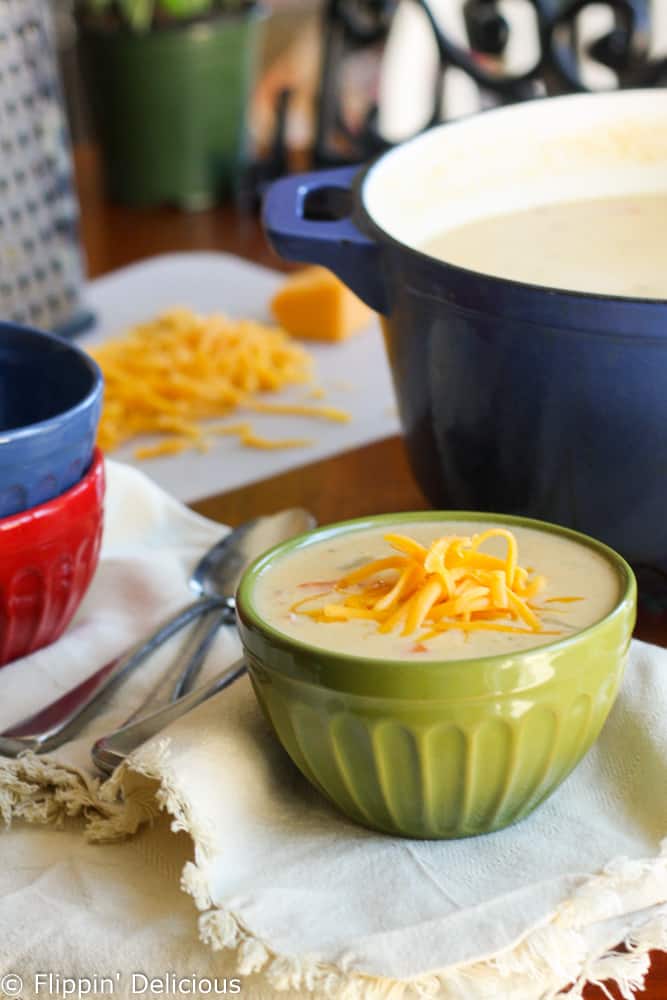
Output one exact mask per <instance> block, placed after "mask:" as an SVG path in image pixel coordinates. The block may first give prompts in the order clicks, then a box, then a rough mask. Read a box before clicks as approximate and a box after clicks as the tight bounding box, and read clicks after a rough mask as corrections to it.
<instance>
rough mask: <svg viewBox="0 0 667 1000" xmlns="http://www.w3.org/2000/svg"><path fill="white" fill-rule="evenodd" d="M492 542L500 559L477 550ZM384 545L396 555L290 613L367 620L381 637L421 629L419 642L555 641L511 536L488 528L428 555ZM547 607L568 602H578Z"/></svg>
mask: <svg viewBox="0 0 667 1000" xmlns="http://www.w3.org/2000/svg"><path fill="white" fill-rule="evenodd" d="M495 537H497V538H502V539H503V541H504V542H505V544H506V552H505V556H504V558H500V557H499V556H496V555H492V554H490V553H488V552H484V551H483V550H482V546H483V545H484V543H485V542H487V541H488V540H489V539H490V538H495ZM385 541H387V542H388V543H389V545H390V546H391V548H392V549H393V550H394V553H395V554H393V555H389V556H386V557H384V558H382V559H375V560H373V561H372V562H369V563H366V564H365V565H363V566H360V567H359V568H358V569H354V570H352V571H351V572H349V573H346V574H345V576H343V577H341V578H340V579H338V580H336V581H334V583H333V585H332V588H331V589H330V590H327V591H324V592H322V593H318V594H315V595H313V596H310V597H306V598H303V599H301V600H299V601H297V602H296V603H295V604H293V605H292V606H291V608H290V610H291V611H292V612H293V613H295V614H301V615H308V616H309V617H310V618H312V619H314V620H315V621H317V622H343V621H349V620H351V619H364V620H368V621H373V622H375V623H376V625H377V628H378V630H379V631H380V632H385V633H387V632H393V631H395V630H396V629H399V630H400V634H401V635H403V636H410V635H414V633H416V632H418V631H419V630H420V629H421V630H424V631H422V633H421V634H420V635H419V636H418V637H417V641H418V642H421V641H423V640H426V639H431V638H433V637H434V636H436V635H439V634H440V633H442V632H447V631H452V630H454V629H459V630H461V631H463V632H464V633H469V632H474V631H495V632H509V633H518V634H521V635H527V634H528V635H529V634H533V633H539V634H542V635H557V634H558V632H555V631H549V630H547V629H545V628H544V627H543V625H542V622H541V621H540V611H541V610H542V608H541V607H540V606H539V605H538V604H536V603H535V598H536V596H537V595H538V594H539V593H540V591H542V590H543V588H544V586H545V584H546V580H545V578H544V577H543V576H539V575H537V574H536V573H534V571H532V570H527V569H524V568H523V567H522V566H520V565H519V561H518V560H519V553H518V546H517V542H516V538H515V536H514V535H513V534H512V532H511V531H509V530H507V529H505V528H490V529H489V530H487V531H484V532H482V533H480V534H478V535H472V536H466V535H448V536H446V537H443V538H438V539H436V540H435V541H434V542H433V543H432V544H431V545H430V546H429V547H428V548H426V547H425V546H424V545H421V544H420V543H419V542H417V541H415V540H414V539H413V538H409V537H408V536H406V535H400V534H387V535H385ZM332 595H335V599H333V598H332ZM548 600H549V602H554V603H555V602H557V601H561V602H563V603H567V602H570V601H575V600H580V598H575V597H562V598H549V599H548ZM323 601H324V602H325V603H322V602H323ZM313 602H316V603H317V606H316V607H312V604H313ZM546 603H547V602H545V604H546ZM308 605H311V606H310V608H309V607H308Z"/></svg>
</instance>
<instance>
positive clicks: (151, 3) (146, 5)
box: [118, 0, 155, 31]
mask: <svg viewBox="0 0 667 1000" xmlns="http://www.w3.org/2000/svg"><path fill="white" fill-rule="evenodd" d="M118 6H119V7H120V9H121V11H122V12H123V14H124V15H125V18H126V19H127V21H128V23H129V25H130V27H131V28H133V29H134V30H135V31H146V30H147V29H148V28H150V26H151V22H152V20H153V12H154V8H155V0H118Z"/></svg>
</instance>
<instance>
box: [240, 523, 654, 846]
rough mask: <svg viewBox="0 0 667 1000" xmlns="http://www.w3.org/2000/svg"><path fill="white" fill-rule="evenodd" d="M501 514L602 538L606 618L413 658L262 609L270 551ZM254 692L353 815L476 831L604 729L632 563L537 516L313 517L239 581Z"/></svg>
mask: <svg viewBox="0 0 667 1000" xmlns="http://www.w3.org/2000/svg"><path fill="white" fill-rule="evenodd" d="M430 520H438V521H440V520H448V521H449V520H465V521H472V520H483V521H488V520H493V521H497V522H498V523H502V524H505V525H507V526H508V527H510V528H511V527H512V526H513V525H517V524H525V525H526V526H528V527H532V528H538V529H541V530H543V531H547V532H550V533H556V534H558V535H562V536H563V537H566V538H571V539H575V540H576V541H578V542H580V543H583V544H585V545H588V546H591V547H593V548H594V549H595V550H596V551H597V552H599V553H600V554H601V555H603V556H604V557H605V558H606V559H607V560H608V561H609V563H610V565H611V567H612V569H613V570H614V572H615V573H616V574H617V576H618V580H619V595H620V596H619V599H618V602H617V604H616V606H615V607H614V608H613V609H612V611H611V612H610V613H609V614H608V615H607V616H606V617H605V618H603V619H602V620H601V621H599V622H597V623H595V624H594V625H591V626H589V627H588V628H584V629H582V631H580V632H577V633H574V634H573V635H571V636H568V637H567V638H564V639H560V640H558V641H555V642H551V643H549V644H547V645H544V646H538V647H535V648H532V649H526V650H520V651H516V652H512V653H511V654H502V655H496V656H487V657H480V658H479V659H465V660H442V661H438V660H429V661H426V660H424V661H418V662H416V661H414V660H410V661H406V660H385V659H376V658H365V657H363V656H362V655H358V656H357V655H354V656H353V655H347V654H344V653H339V652H332V651H328V650H326V649H321V648H318V647H314V646H309V645H307V644H305V643H303V642H300V641H298V640H296V639H293V638H291V637H289V636H287V635H285V634H284V633H282V632H279V631H278V630H276V629H275V628H273V627H272V626H271V625H269V624H268V623H267V622H266V621H265V620H264V619H263V618H262V617H261V615H260V614H259V613H258V611H257V607H256V604H255V600H254V590H255V585H256V582H257V580H258V578H259V576H260V575H261V574H263V573H266V572H268V571H269V569H270V566H271V563H272V561H273V560H277V559H279V558H281V557H282V556H283V555H287V554H289V553H290V552H292V551H293V550H294V549H295V548H298V547H301V546H304V545H310V544H313V542H317V541H320V540H323V539H325V538H326V539H331V538H334V537H336V535H337V534H340V533H343V532H345V533H347V532H351V531H352V532H353V531H359V530H364V529H366V528H370V527H377V526H378V525H382V524H387V525H389V524H391V525H392V526H395V525H397V524H401V523H414V522H415V521H421V522H423V521H430ZM236 605H237V612H238V618H239V630H240V635H241V640H242V642H243V647H244V651H245V655H246V661H247V664H248V670H249V672H250V677H251V680H252V684H253V688H254V690H255V693H256V695H257V698H258V701H259V703H260V705H261V707H262V709H263V711H264V713H265V715H266V717H267V718H268V720H269V721H270V723H271V725H272V727H273V729H274V730H275V733H276V735H277V737H278V739H279V740H280V742H281V743H282V745H283V746H284V748H285V750H286V751H287V752H288V754H289V755H290V757H291V758H292V760H293V761H294V763H295V764H296V765H297V767H298V768H299V769H300V770H301V771H302V772H303V774H304V775H305V776H306V777H307V778H308V779H309V781H311V782H312V784H313V785H314V786H315V787H316V788H318V789H319V790H320V791H321V792H322V793H323V794H324V795H326V796H327V798H329V799H330V800H331V801H332V802H334V803H335V804H336V805H337V806H338V807H339V808H340V809H341V810H342V811H343V812H344V813H346V814H347V815H348V816H349V817H350V818H352V819H354V820H356V821H357V822H359V823H362V824H364V825H365V826H369V827H372V828H374V829H377V830H381V831H384V832H386V833H391V834H399V835H402V836H407V837H420V838H422V837H424V838H452V837H469V836H473V835H476V834H481V833H489V832H491V831H493V830H500V829H502V828H503V827H506V826H508V825H510V824H511V823H515V822H516V821H517V820H520V819H522V818H523V817H525V816H527V815H528V814H529V813H530V812H532V810H533V809H535V808H536V806H538V805H539V804H540V802H543V801H544V799H545V798H547V796H549V795H551V793H552V792H553V791H554V790H555V789H556V788H557V787H558V785H559V784H560V783H561V782H562V781H563V780H564V779H565V778H566V777H567V775H568V774H569V773H570V771H571V770H572V769H573V768H574V767H575V766H576V764H577V763H578V762H579V761H580V760H581V758H582V757H583V755H584V754H585V753H586V751H587V750H588V749H589V747H590V746H591V744H592V743H593V742H594V740H595V739H596V738H597V736H598V734H599V732H600V729H601V728H602V726H603V724H604V722H605V719H606V718H607V715H608V714H609V711H610V709H611V706H612V704H613V702H614V699H615V698H616V694H617V692H618V688H619V685H620V682H621V679H622V676H623V668H624V665H625V660H626V654H627V651H628V647H629V643H630V636H631V634H632V628H633V625H634V620H635V610H636V583H635V579H634V576H633V574H632V570H631V569H630V567H629V566H628V565H627V563H625V562H624V560H623V559H622V558H621V557H620V556H618V555H617V554H616V553H615V552H613V551H612V550H611V549H609V548H607V547H606V546H604V545H602V544H601V543H599V542H595V541H593V540H592V539H589V538H587V537H586V536H585V535H580V534H578V533H577V532H573V531H570V530H568V529H566V528H560V527H556V526H554V525H550V524H545V523H544V522H540V521H532V520H529V519H528V518H518V517H510V516H505V515H495V514H494V515H489V514H476V513H468V512H463V513H462V512H450V511H431V512H421V513H411V514H392V515H384V516H381V517H374V518H367V519H363V520H359V521H348V522H344V523H342V524H339V525H330V526H328V527H325V528H320V529H317V530H316V531H314V532H311V533H309V534H308V535H303V536H301V538H298V539H296V540H292V541H289V542H287V543H285V544H283V545H280V546H278V547H276V548H275V549H273V550H271V551H270V552H268V553H266V554H265V555H264V556H262V557H261V558H260V559H259V560H257V561H256V562H255V563H253V565H252V566H251V567H250V568H249V569H248V570H247V571H246V573H245V575H244V577H243V579H242V581H241V585H240V587H239V591H238V594H237V601H236Z"/></svg>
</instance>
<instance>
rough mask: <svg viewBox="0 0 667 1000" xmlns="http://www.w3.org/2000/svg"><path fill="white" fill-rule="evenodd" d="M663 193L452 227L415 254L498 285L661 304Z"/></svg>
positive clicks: (664, 292)
mask: <svg viewBox="0 0 667 1000" xmlns="http://www.w3.org/2000/svg"><path fill="white" fill-rule="evenodd" d="M666 236H667V194H638V195H624V196H622V197H621V196H619V197H614V198H596V199H590V200H582V201H567V202H555V203H553V204H545V205H536V206H534V207H532V208H529V209H524V210H522V211H514V212H510V213H507V214H503V215H494V216H490V217H486V218H482V219H475V220H474V221H471V222H468V223H465V224H464V225H461V226H457V227H455V228H453V229H449V230H446V231H445V232H442V233H440V234H439V235H438V236H436V237H435V238H433V239H430V240H428V241H427V242H426V243H425V244H423V246H421V247H420V249H421V250H422V251H423V252H424V253H427V254H429V255H430V256H431V257H437V258H438V259H440V260H444V261H447V262H448V263H450V264H456V265H458V266H460V267H465V268H469V269H470V270H473V271H480V272H482V273H484V274H490V275H494V276H495V277H499V278H509V279H512V280H514V281H523V282H527V283H529V284H535V285H544V286H547V287H550V288H561V289H568V290H570V291H579V292H591V293H598V294H607V295H620V296H625V297H631V298H648V299H667V269H666V268H665V263H664V246H665V238H666Z"/></svg>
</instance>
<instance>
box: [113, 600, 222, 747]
mask: <svg viewBox="0 0 667 1000" xmlns="http://www.w3.org/2000/svg"><path fill="white" fill-rule="evenodd" d="M234 621H235V617H234V610H233V605H232V607H230V606H229V603H228V602H227V601H224V602H219V603H218V604H217V605H216V606H215V607H213V608H212V609H210V610H208V611H205V612H204V613H203V614H201V615H200V616H199V620H198V621H197V622H196V624H195V625H193V626H192V630H191V632H190V635H189V636H188V638H187V641H186V643H185V647H184V649H182V650H181V651H180V652H179V653H178V654H177V656H176V657H175V658H174V660H173V661H172V663H171V664H170V665H169V667H168V668H167V670H166V671H165V672H164V673H163V674H162V676H161V677H160V679H159V680H158V681H157V683H156V684H155V686H154V687H153V688H152V689H151V690H150V691H149V692H148V694H147V695H146V697H145V698H144V700H143V701H142V702H141V703H140V704H139V705H138V706H137V708H135V710H134V711H133V712H132V713H131V714H130V715H129V716H128V717H127V719H125V721H124V722H123V727H124V726H128V725H129V724H130V723H131V722H136V721H137V719H140V718H141V717H142V716H144V715H149V714H151V713H152V712H156V711H157V710H158V709H160V708H164V707H165V705H170V704H171V702H173V701H176V699H177V698H180V697H181V695H183V694H185V693H186V691H188V690H189V689H190V687H191V686H192V683H193V682H194V680H196V678H197V675H198V673H199V670H200V669H201V667H202V665H203V663H204V660H205V658H206V655H207V653H208V651H209V649H210V648H211V646H212V644H213V640H214V639H215V637H216V635H217V634H218V630H219V628H220V626H221V625H233V624H234Z"/></svg>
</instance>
